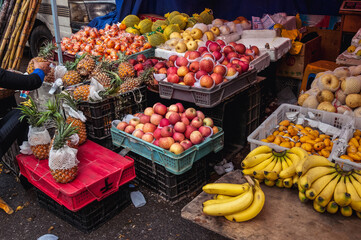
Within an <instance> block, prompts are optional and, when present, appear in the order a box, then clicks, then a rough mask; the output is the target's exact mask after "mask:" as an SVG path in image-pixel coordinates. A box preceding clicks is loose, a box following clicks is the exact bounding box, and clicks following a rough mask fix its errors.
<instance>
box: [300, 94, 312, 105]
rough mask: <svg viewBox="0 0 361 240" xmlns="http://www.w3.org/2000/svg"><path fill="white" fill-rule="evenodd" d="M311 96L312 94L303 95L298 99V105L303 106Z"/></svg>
mask: <svg viewBox="0 0 361 240" xmlns="http://www.w3.org/2000/svg"><path fill="white" fill-rule="evenodd" d="M309 96H310V94H308V93H304V94H301V95H300V96H299V97H298V101H297V103H298V105H300V106H302V105H303V103H304V102H305V100H306V99H307V98H308V97H309Z"/></svg>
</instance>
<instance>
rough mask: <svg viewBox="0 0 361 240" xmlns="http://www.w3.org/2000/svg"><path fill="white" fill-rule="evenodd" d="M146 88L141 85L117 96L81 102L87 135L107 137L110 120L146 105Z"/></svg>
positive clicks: (139, 109) (138, 110)
mask: <svg viewBox="0 0 361 240" xmlns="http://www.w3.org/2000/svg"><path fill="white" fill-rule="evenodd" d="M146 103H147V89H146V86H142V87H140V88H138V89H134V90H133V91H129V92H126V93H123V94H120V95H118V96H112V97H108V98H107V99H104V100H102V101H98V102H81V103H80V104H79V110H81V111H82V112H83V113H84V115H85V116H86V118H87V121H86V127H87V133H88V136H90V137H91V138H93V139H99V140H102V139H105V138H107V137H109V136H110V135H111V134H110V128H111V122H112V121H113V120H115V119H122V118H123V117H124V116H125V115H127V114H134V113H137V112H141V111H143V110H144V108H145V107H146Z"/></svg>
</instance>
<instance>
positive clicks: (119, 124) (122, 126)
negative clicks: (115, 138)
mask: <svg viewBox="0 0 361 240" xmlns="http://www.w3.org/2000/svg"><path fill="white" fill-rule="evenodd" d="M127 126H128V123H126V122H120V123H118V125H117V129H119V130H121V131H124V129H125V128H126V127H127Z"/></svg>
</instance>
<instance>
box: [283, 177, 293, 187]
mask: <svg viewBox="0 0 361 240" xmlns="http://www.w3.org/2000/svg"><path fill="white" fill-rule="evenodd" d="M292 184H293V182H292V178H285V179H283V186H285V188H291V187H292Z"/></svg>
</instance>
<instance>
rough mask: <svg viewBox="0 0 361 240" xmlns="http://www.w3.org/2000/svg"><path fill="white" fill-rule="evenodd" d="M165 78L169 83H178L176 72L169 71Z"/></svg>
mask: <svg viewBox="0 0 361 240" xmlns="http://www.w3.org/2000/svg"><path fill="white" fill-rule="evenodd" d="M167 80H168V82H170V83H179V76H178V75H177V74H174V73H171V74H169V75H168V76H167Z"/></svg>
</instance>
